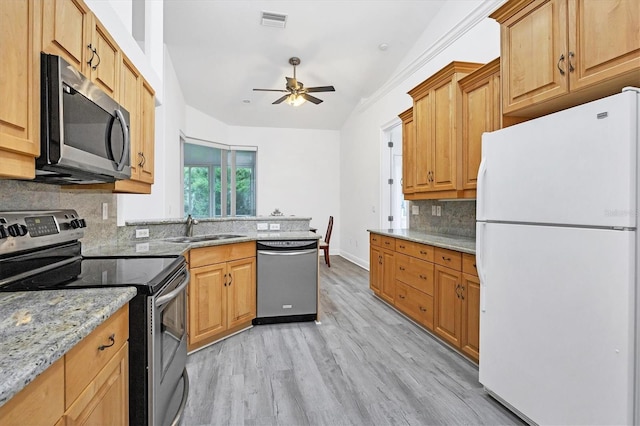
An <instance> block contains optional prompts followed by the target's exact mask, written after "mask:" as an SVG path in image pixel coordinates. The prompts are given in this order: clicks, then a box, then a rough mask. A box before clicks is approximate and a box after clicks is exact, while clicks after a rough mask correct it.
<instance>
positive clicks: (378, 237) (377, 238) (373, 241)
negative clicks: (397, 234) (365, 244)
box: [369, 234, 382, 247]
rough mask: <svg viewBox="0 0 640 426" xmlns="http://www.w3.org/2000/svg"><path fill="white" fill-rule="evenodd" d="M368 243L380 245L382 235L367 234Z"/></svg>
mask: <svg viewBox="0 0 640 426" xmlns="http://www.w3.org/2000/svg"><path fill="white" fill-rule="evenodd" d="M369 244H371V245H372V246H376V247H380V246H382V235H380V234H369Z"/></svg>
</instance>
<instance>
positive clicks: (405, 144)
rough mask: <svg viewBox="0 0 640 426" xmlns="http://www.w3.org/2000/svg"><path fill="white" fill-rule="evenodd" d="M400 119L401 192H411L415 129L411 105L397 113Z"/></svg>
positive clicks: (413, 181) (414, 178)
mask: <svg viewBox="0 0 640 426" xmlns="http://www.w3.org/2000/svg"><path fill="white" fill-rule="evenodd" d="M398 117H400V119H401V120H402V158H403V162H404V165H403V167H402V192H403V193H404V194H411V193H413V192H414V191H415V181H416V173H415V167H416V165H415V158H416V130H415V127H414V125H413V107H411V108H409V109H408V110H406V111H404V112H402V113H401V114H400V115H398Z"/></svg>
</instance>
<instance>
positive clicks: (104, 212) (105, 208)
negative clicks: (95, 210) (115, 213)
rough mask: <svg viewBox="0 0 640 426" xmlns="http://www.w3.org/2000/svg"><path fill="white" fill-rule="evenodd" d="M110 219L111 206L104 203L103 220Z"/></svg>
mask: <svg viewBox="0 0 640 426" xmlns="http://www.w3.org/2000/svg"><path fill="white" fill-rule="evenodd" d="M107 219H109V204H108V203H102V220H107Z"/></svg>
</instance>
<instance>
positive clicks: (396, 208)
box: [380, 120, 409, 229]
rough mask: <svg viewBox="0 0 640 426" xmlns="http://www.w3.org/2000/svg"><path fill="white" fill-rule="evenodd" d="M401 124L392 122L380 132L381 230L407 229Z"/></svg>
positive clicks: (407, 204)
mask: <svg viewBox="0 0 640 426" xmlns="http://www.w3.org/2000/svg"><path fill="white" fill-rule="evenodd" d="M401 124H402V123H401V122H400V120H394V121H393V123H391V124H390V125H389V126H387V127H385V128H383V130H382V147H381V150H382V158H381V161H382V162H381V164H382V169H381V174H380V175H381V179H382V182H381V187H382V194H381V196H382V197H381V203H380V206H381V208H380V224H381V225H382V227H383V228H389V229H406V228H408V217H407V214H408V208H409V202H408V201H405V200H404V195H403V193H402V125H401Z"/></svg>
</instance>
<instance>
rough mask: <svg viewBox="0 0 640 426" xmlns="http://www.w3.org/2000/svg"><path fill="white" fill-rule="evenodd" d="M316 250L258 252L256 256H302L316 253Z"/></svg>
mask: <svg viewBox="0 0 640 426" xmlns="http://www.w3.org/2000/svg"><path fill="white" fill-rule="evenodd" d="M317 252H318V249H310V250H296V251H271V250H258V254H261V255H265V256H302V255H305V254H311V253H317Z"/></svg>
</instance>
